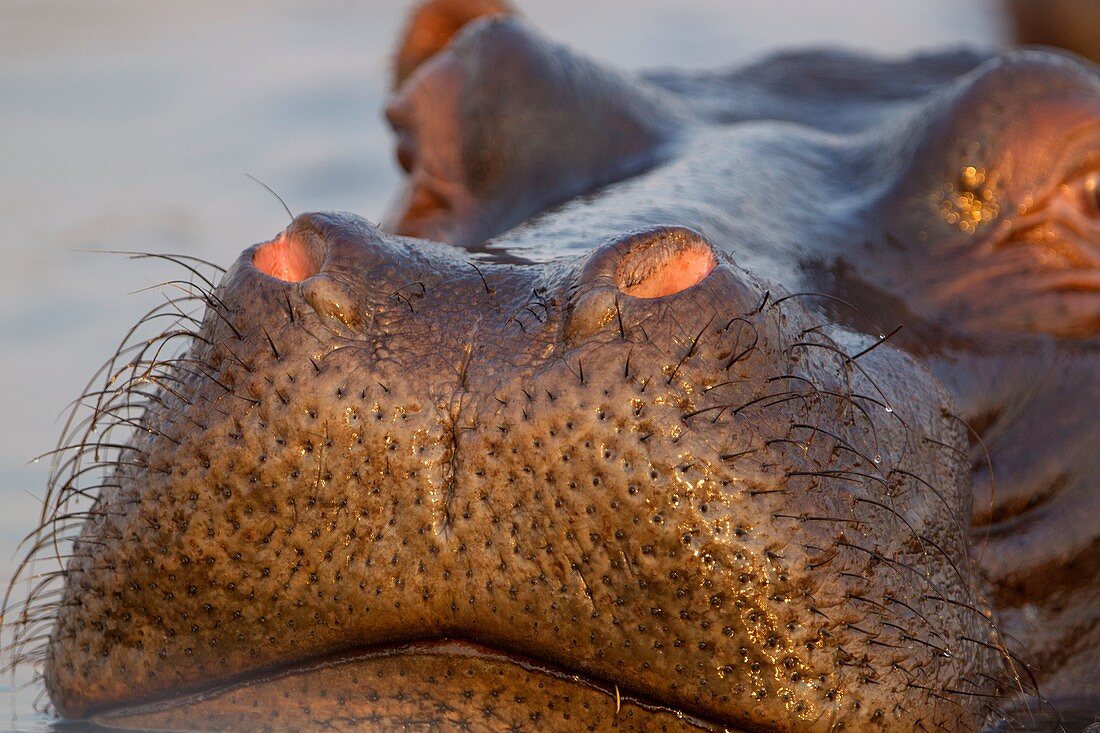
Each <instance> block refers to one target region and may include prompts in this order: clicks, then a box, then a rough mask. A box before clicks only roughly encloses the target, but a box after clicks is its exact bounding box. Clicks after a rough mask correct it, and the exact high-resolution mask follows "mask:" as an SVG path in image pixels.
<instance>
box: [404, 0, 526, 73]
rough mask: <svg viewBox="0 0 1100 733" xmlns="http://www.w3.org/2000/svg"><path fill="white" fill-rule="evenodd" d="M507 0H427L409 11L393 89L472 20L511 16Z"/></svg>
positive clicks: (512, 11) (511, 10)
mask: <svg viewBox="0 0 1100 733" xmlns="http://www.w3.org/2000/svg"><path fill="white" fill-rule="evenodd" d="M514 12H515V10H514V9H513V8H512V6H511V4H510V3H509V2H508V1H507V0H427V2H423V3H421V4H420V5H418V6H417V7H416V9H415V10H413V11H412V13H410V14H409V19H408V21H407V22H406V23H405V30H404V32H403V33H402V34H401V41H400V43H399V44H398V46H397V53H396V54H395V55H394V64H393V88H394V89H396V88H397V87H399V86H401V83H402V82H404V81H405V80H406V79H408V78H409V76H410V75H412V73H413V71H415V70H416V68H417V67H418V66H420V65H421V64H423V63H424V62H425V61H426V60H427V59H428V58H430V57H431V56H434V55H435V54H437V53H439V52H440V51H441V50H442V49H444V48H445V47H446V46H447V44H449V43H450V42H451V38H452V37H453V36H454V34H455V33H458V31H459V30H460V29H461V28H462V26H464V25H466V24H467V23H469V22H470V21H472V20H476V19H477V18H481V17H483V16H486V15H510V14H512V13H514Z"/></svg>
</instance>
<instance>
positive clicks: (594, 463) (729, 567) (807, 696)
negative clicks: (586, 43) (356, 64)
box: [17, 2, 1100, 731]
mask: <svg viewBox="0 0 1100 733" xmlns="http://www.w3.org/2000/svg"><path fill="white" fill-rule="evenodd" d="M436 5H437V6H441V7H442V6H449V7H452V9H453V7H454V6H458V5H462V4H461V3H454V2H451V3H436ZM470 5H474V4H470ZM476 5H477V8H478V9H477V10H476V11H471V12H470V13H469V15H471V16H472V15H477V14H478V13H481V12H485V11H484V9H483V8H482V6H494V7H493V8H490V10H493V9H494V8H495V9H499V8H496V6H495V5H494V4H493V3H480V4H476ZM425 14H426V11H424V12H421V13H420V14H419V15H418V16H417V18H416V19H414V21H413V22H412V23H411V25H410V28H409V31H408V33H407V35H406V38H405V40H404V42H403V44H402V46H401V50H400V52H399V60H400V61H401V64H400V65H399V75H398V80H397V84H396V88H395V93H394V98H393V101H392V103H391V105H390V107H389V109H388V112H387V114H388V116H389V118H390V120H391V123H392V124H393V125H394V127H395V130H396V132H397V135H398V153H399V159H400V160H401V163H402V165H403V166H404V167H405V169H406V170H407V172H408V178H407V182H406V188H405V190H404V191H403V192H402V194H401V195H400V196H399V198H398V201H397V203H396V205H395V207H394V210H393V212H392V213H391V215H390V217H388V219H387V221H386V222H385V223H384V226H383V227H382V228H379V227H376V226H373V225H372V224H370V223H368V222H366V221H364V220H362V219H360V218H358V217H355V216H352V215H348V214H305V215H302V216H299V217H297V218H296V219H295V220H294V222H293V223H292V224H291V225H290V227H289V228H288V229H287V230H286V231H285V232H284V233H282V234H281V235H279V237H278V238H276V239H275V240H272V241H271V242H267V243H264V244H261V245H256V246H254V247H251V248H249V249H246V250H245V251H244V252H243V254H242V255H241V256H240V258H239V259H238V260H237V262H236V263H235V264H234V265H233V266H232V267H231V268H230V269H229V270H228V271H227V272H226V273H225V275H224V277H222V279H221V281H220V282H219V283H218V284H217V286H216V289H213V292H212V293H211V292H209V289H207V288H205V287H203V286H202V284H201V282H200V285H198V286H196V295H197V296H199V297H200V298H202V299H203V300H204V301H205V303H206V305H207V308H206V312H205V315H203V316H202V318H201V324H199V323H198V322H197V321H196V322H195V323H194V324H191V323H188V322H186V321H185V322H184V323H183V325H182V326H181V327H180V328H176V329H174V330H173V329H169V331H168V332H166V334H165V336H164V337H163V338H162V339H160V340H154V341H153V342H151V344H150V345H148V346H146V347H145V348H144V349H142V350H140V351H139V352H138V354H137V356H127V357H125V358H123V359H122V360H121V361H119V362H118V364H117V366H119V367H120V368H119V369H117V372H116V371H113V370H112V377H111V378H109V380H108V385H107V389H106V391H104V392H102V393H100V392H96V393H92V396H93V398H95V399H98V400H99V401H100V403H101V407H102V409H101V411H100V416H99V419H98V420H97V421H96V422H95V423H94V424H92V425H91V426H83V427H81V428H80V430H78V431H76V432H75V433H74V434H75V435H76V442H77V443H78V444H79V447H78V448H77V449H76V451H75V453H74V455H73V456H72V460H70V461H69V463H66V464H62V465H61V466H60V467H59V469H58V472H57V474H56V477H55V491H54V493H53V495H52V496H51V499H50V506H49V507H47V514H46V515H45V516H46V521H45V522H44V526H43V528H42V529H41V530H40V532H39V534H38V535H37V544H38V545H41V546H42V547H43V548H45V549H43V550H42V552H52V545H51V540H52V538H53V536H54V535H55V534H62V535H63V534H64V529H65V528H66V527H68V528H70V529H71V528H72V527H73V526H74V524H73V523H74V522H76V525H75V526H77V527H78V529H77V532H78V533H79V538H78V539H77V540H76V541H75V543H74V544H73V545H72V551H71V552H70V553H69V557H68V560H67V563H66V566H65V570H64V573H63V574H61V576H60V582H63V584H64V590H63V593H62V596H61V602H60V603H51V604H46V605H44V606H42V607H43V608H45V609H46V610H45V611H43V612H41V613H37V612H36V611H35V608H36V607H37V606H36V605H35V598H33V597H32V599H31V601H30V604H31V606H30V611H29V612H28V614H27V615H26V616H25V617H24V624H25V625H24V626H22V627H20V628H19V629H18V630H17V632H22V634H23V642H22V643H25V644H27V645H29V646H26V647H25V654H26V655H28V656H33V655H34V654H35V649H34V648H33V642H31V641H29V639H30V638H31V637H33V636H34V634H35V632H36V630H41V629H48V630H49V633H48V641H46V642H45V643H44V644H43V646H42V648H41V650H39V653H40V654H42V656H43V658H44V663H45V674H44V677H45V684H46V688H47V690H48V692H49V695H50V698H51V700H52V701H53V704H54V705H55V706H56V708H57V710H58V711H59V712H60V713H61V714H62V715H63V716H66V717H70V718H93V719H95V720H97V721H99V722H101V723H107V724H110V725H113V726H118V727H143V728H153V729H158V730H183V729H188V730H227V729H234V730H238V729H239V730H282V729H339V730H352V729H355V730H360V729H363V730H375V729H379V730H388V729H402V728H416V727H418V726H427V727H432V726H434V727H437V728H439V729H444V730H462V729H474V730H520V729H531V730H552V729H562V730H578V729H586V728H587V729H591V730H601V729H606V728H609V727H612V726H614V727H619V728H623V729H627V730H635V729H636V730H711V729H714V730H747V731H755V730H774V731H786V730H815V731H816V730H839V729H842V728H843V729H846V730H878V729H881V730H921V729H923V730H947V731H957V730H977V729H979V728H980V727H982V726H983V725H986V726H989V727H996V726H997V725H1006V723H1005V722H1004V721H1005V719H1013V718H1014V719H1015V720H1016V723H1015V724H1016V725H1024V726H1026V725H1034V726H1036V727H1042V726H1043V725H1046V724H1047V723H1049V722H1050V721H1052V720H1054V719H1056V718H1057V716H1058V715H1069V716H1072V715H1074V714H1077V715H1080V716H1081V717H1079V718H1078V720H1087V719H1089V716H1090V715H1091V714H1092V713H1095V712H1096V711H1097V710H1100V704H1098V700H1100V686H1098V683H1097V682H1096V677H1095V674H1094V673H1093V670H1092V668H1091V666H1090V665H1091V664H1093V663H1094V659H1095V658H1096V654H1097V653H1098V652H1100V630H1098V624H1097V618H1096V613H1095V610H1094V609H1095V608H1096V607H1097V604H1098V603H1100V580H1098V574H1097V567H1098V563H1097V562H1096V555H1097V546H1098V529H1097V528H1098V526H1100V525H1098V524H1097V522H1096V521H1095V517H1096V516H1097V512H1100V498H1098V497H1100V492H1098V491H1097V488H1096V476H1097V475H1098V468H1100V466H1098V460H1100V459H1098V452H1097V451H1096V450H1095V446H1096V445H1097V443H1098V441H1100V428H1098V426H1097V421H1096V419H1095V414H1096V412H1097V411H1098V410H1100V386H1098V384H1100V380H1098V379H1097V377H1098V372H1100V366H1098V365H1100V349H1098V345H1100V344H1098V340H1097V334H1098V333H1100V267H1098V266H1100V200H1098V198H1097V196H1098V194H1097V181H1098V177H1100V74H1098V72H1097V69H1096V68H1095V67H1093V66H1090V65H1088V64H1087V63H1085V62H1081V61H1079V60H1075V59H1072V58H1067V57H1064V56H1059V55H1055V54H1053V53H1049V52H1043V51H1034V50H1032V51H1012V52H1007V53H1003V54H999V55H990V54H984V53H971V52H957V53H947V54H937V55H930V56H920V57H915V58H912V59H909V60H907V61H904V62H884V61H878V60H873V59H868V58H865V57H861V56H852V55H847V54H842V53H833V52H819V53H801V54H791V55H783V56H778V57H773V58H771V59H768V60H766V61H764V62H762V63H759V64H756V65H753V66H749V67H747V68H743V69H739V70H735V71H733V72H728V73H713V74H706V73H694V74H676V73H661V74H655V75H649V76H647V77H644V78H634V77H629V76H626V75H622V74H619V73H616V72H613V71H610V70H607V69H604V68H601V67H600V66H598V65H597V64H595V63H593V62H591V61H588V60H586V59H584V58H583V57H580V56H578V55H576V54H574V53H573V52H571V51H568V50H566V49H563V48H561V47H559V46H557V45H555V44H553V43H551V42H548V41H546V40H544V39H543V38H541V37H540V36H539V35H538V34H537V33H536V32H535V31H533V30H531V29H529V28H528V27H526V26H525V25H524V24H523V23H522V22H521V21H518V20H516V19H513V18H510V17H499V16H498V17H492V18H482V19H472V18H470V17H463V18H462V19H461V21H459V22H455V23H452V24H451V25H452V26H454V27H448V26H447V24H446V23H438V22H435V21H433V20H432V19H431V18H429V19H428V20H425V19H424V16H425ZM435 20H436V21H438V18H436V19H435ZM465 21H471V22H469V23H468V24H466V25H464V26H463V23H464V22H465ZM433 22H435V24H434V25H433ZM441 27H446V28H447V30H445V31H439V30H438V29H439V28H441ZM425 29H427V30H425ZM429 31H431V32H429ZM456 31H457V32H456ZM452 32H456V34H455V35H454V36H453V38H452V37H451V36H450V33H452ZM410 59H411V61H410ZM427 239H434V240H437V241H435V242H432V241H426V240H427ZM712 265H716V266H714V267H713V270H711V271H709V274H707V270H710V268H711V266H712ZM700 268H701V270H700ZM685 273H686V274H685ZM693 273H694V274H693ZM704 275H705V276H704ZM899 326H900V327H901V328H900V330H898V327H899ZM192 329H193V330H192ZM181 330H182V331H183V336H182V338H184V339H185V340H187V342H188V346H187V347H186V349H185V352H184V354H183V355H182V356H181V357H179V358H176V359H168V358H166V352H165V351H164V350H163V349H164V348H165V347H164V346H163V343H164V342H170V341H172V340H173V339H177V338H180V336H179V335H178V333H179V332H180V331H181ZM173 334H177V335H173ZM127 359H132V361H129V362H127ZM134 426H138V427H139V428H140V429H137V430H133V432H132V436H131V437H129V438H128V442H123V441H121V440H119V439H116V438H114V437H113V435H114V433H112V430H113V431H116V432H117V431H119V430H124V431H125V430H132V429H133V428H134ZM112 446H115V448H114V450H113V451H110V450H109V449H110V448H111V447H112ZM97 447H98V448H99V452H98V453H93V451H94V450H95V449H96V448H97ZM97 461H98V462H99V464H103V466H104V470H105V474H104V476H105V477H104V479H103V480H102V481H100V482H98V483H100V484H101V486H99V487H97V488H96V489H94V490H93V491H94V492H95V494H96V497H97V498H96V499H95V503H94V505H93V506H92V507H90V508H89V509H86V511H85V512H84V513H80V514H77V513H76V512H75V510H73V507H74V506H77V504H75V503H74V502H77V501H78V500H79V494H78V492H77V491H76V489H75V488H74V487H75V486H76V485H77V482H76V479H79V485H81V486H85V485H88V484H90V483H96V482H93V481H88V480H85V479H84V478H83V476H85V475H86V472H87V471H89V470H93V469H95V467H96V466H97V465H99V464H97V463H96V462H97ZM991 467H992V469H991ZM992 476H995V479H996V480H995V481H994V480H993V478H992ZM85 491H87V490H85ZM51 512H52V514H51ZM66 515H73V518H70V519H68V520H66ZM32 550H33V548H32ZM32 554H34V553H33V552H32ZM17 641H18V640H17ZM1019 711H1026V712H1019ZM1044 721H1046V722H1044Z"/></svg>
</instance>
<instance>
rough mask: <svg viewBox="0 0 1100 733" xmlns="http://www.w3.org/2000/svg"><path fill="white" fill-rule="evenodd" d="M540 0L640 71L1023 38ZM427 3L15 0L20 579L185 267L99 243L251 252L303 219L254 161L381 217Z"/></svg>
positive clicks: (836, 8) (589, 0)
mask: <svg viewBox="0 0 1100 733" xmlns="http://www.w3.org/2000/svg"><path fill="white" fill-rule="evenodd" d="M519 4H520V7H521V9H522V11H523V13H524V14H525V15H526V16H527V17H528V18H529V19H530V20H531V22H533V23H534V24H536V25H537V26H539V27H541V28H542V29H543V30H544V31H545V32H547V33H548V34H549V35H551V36H552V37H554V38H557V39H559V40H562V41H565V42H566V43H568V44H569V45H571V46H573V47H574V48H576V49H580V50H583V51H584V52H586V53H588V54H589V55H591V56H594V57H596V58H599V59H602V60H605V61H607V62H609V63H613V64H616V65H618V66H620V67H625V68H629V69H645V68H659V67H668V66H677V67H693V68H715V67H722V66H730V65H734V64H738V63H741V62H744V61H747V60H750V59H754V58H756V57H758V56H760V55H761V54H764V53H767V52H768V51H771V50H775V49H777V48H786V47H798V46H807V45H817V46H820V45H837V44H840V45H844V46H847V47H852V48H859V49H865V50H868V51H871V52H874V53H878V54H883V55H889V56H897V55H903V54H906V53H909V52H911V51H913V50H915V49H927V48H932V47H941V46H957V45H960V44H978V45H989V44H995V43H998V42H999V41H1000V39H1001V38H1002V35H1003V31H1002V27H1001V25H1000V23H999V19H998V17H997V15H996V12H995V11H996V7H997V6H996V5H995V4H994V0H984V1H974V2H966V3H960V2H957V0H879V1H878V2H873V3H872V2H868V1H866V0H858V1H856V0H831V1H830V2H809V1H808V0H740V1H733V0H690V1H682V2H675V3H670V2H659V1H658V0H629V2H626V1H625V0H624V1H623V2H607V1H606V0H600V1H599V2H595V1H594V0H531V1H528V2H523V1H522V0H521V1H520V3H519ZM406 5H407V4H406V3H400V2H390V1H385V0H360V1H359V2H356V1H354V0H343V1H342V2H340V1H334V0H328V1H324V2H316V1H313V0H311V1H310V2H305V1H304V0H280V1H278V2H269V1H267V0H264V1H263V2H260V1H259V0H254V1H253V0H249V1H244V2H233V3H227V2H224V1H223V0H188V2H185V3H181V2H169V1H166V0H157V1H153V2H146V1H142V0H98V1H96V2H90V1H84V2H72V1H70V0H65V1H55V0H0V355H2V356H0V415H2V419H0V507H2V508H3V509H2V511H0V583H3V584H4V585H5V586H6V585H7V579H8V578H9V577H10V576H11V574H12V572H13V571H14V568H15V566H16V562H17V559H18V556H17V554H16V552H17V550H16V548H17V545H18V543H19V541H20V539H21V538H22V537H23V536H24V535H25V534H26V533H27V532H28V531H30V529H32V528H33V526H34V523H35V520H36V517H37V513H38V510H39V500H40V498H41V496H42V493H43V490H44V486H45V483H46V476H47V473H48V468H49V460H48V459H43V460H41V461H38V462H35V461H33V458H34V456H35V455H38V454H41V453H44V452H46V451H48V450H50V449H51V448H52V447H53V446H54V444H55V443H56V441H57V437H58V434H59V432H60V430H61V427H62V423H63V420H62V419H61V418H60V417H59V416H61V415H62V414H63V413H64V412H65V408H66V405H67V404H68V403H69V401H70V400H72V399H74V398H76V397H77V396H78V395H79V394H80V393H81V391H82V388H83V387H84V385H85V383H86V382H87V380H88V378H89V377H90V376H91V374H92V372H93V371H94V370H95V368H96V367H97V366H98V365H99V364H100V363H101V362H102V361H103V360H104V359H106V358H107V357H108V356H110V354H111V353H112V352H113V350H114V348H115V346H116V345H117V342H118V340H119V338H120V337H121V335H122V333H123V332H124V330H125V329H126V328H127V327H128V326H129V325H130V324H131V323H133V321H134V320H135V319H136V318H137V317H138V316H139V315H140V314H141V313H143V312H144V311H145V310H147V309H148V308H150V307H151V306H153V305H155V304H156V303H157V302H158V299H159V298H161V297H162V296H161V295H160V294H158V293H157V292H156V291H155V290H153V291H146V292H138V291H142V290H143V289H145V288H148V287H150V286H153V285H156V284H157V283H159V282H161V281H162V280H164V279H165V278H168V277H173V276H175V272H174V270H173V269H172V268H169V267H167V266H165V265H164V264H163V263H160V264H158V263H157V262H156V261H150V260H136V261H135V260H130V259H127V258H125V257H122V256H119V255H111V254H103V253H101V252H99V251H101V250H125V251H152V252H174V253H182V254H188V255H193V256H197V257H203V258H207V259H209V260H212V261H214V262H218V263H221V264H228V263H230V262H232V260H233V259H234V258H235V257H236V255H237V253H238V252H239V251H240V250H241V249H243V248H244V247H246V246H248V245H249V244H251V243H253V242H257V241H262V240H265V239H267V238H269V237H270V236H272V235H273V234H275V233H277V232H278V231H279V230H280V229H282V227H283V226H284V225H285V224H286V214H285V212H284V211H283V210H282V208H281V206H280V204H279V203H278V202H277V201H276V200H275V199H274V198H273V197H272V196H271V195H270V194H268V193H267V192H266V191H264V190H263V188H261V187H260V186H259V185H257V184H256V183H254V182H253V181H252V180H250V179H249V178H247V177H246V174H250V175H252V176H255V177H257V178H259V179H261V180H263V181H264V182H265V183H267V184H268V185H270V186H271V187H272V188H274V189H275V190H276V191H278V193H279V194H280V195H281V196H282V197H283V198H284V199H285V200H286V202H287V204H288V205H289V206H290V207H291V209H293V210H294V211H295V212H300V211H308V210H317V209H336V210H348V211H354V212H356V213H359V214H362V215H364V216H366V217H367V218H370V219H372V220H375V221H377V220H378V218H379V217H380V216H381V213H382V212H383V210H384V208H385V206H386V203H387V199H388V196H389V195H390V193H391V192H392V191H393V190H394V189H395V186H396V183H397V180H398V171H397V167H396V165H395V164H394V162H393V155H392V153H391V145H390V139H389V135H388V132H387V130H386V128H385V125H384V124H383V122H382V119H381V115H380V110H381V107H382V105H383V100H384V97H385V88H386V83H387V79H388V63H389V62H388V58H389V54H390V52H391V44H392V42H393V39H394V38H395V36H396V35H397V33H398V30H399V28H400V25H401V22H402V18H403V14H404V10H405V6H406ZM48 569H49V568H48V567H43V568H42V570H48ZM25 592H26V591H25V587H24V586H23V585H20V586H17V587H16V589H15V593H16V596H18V595H19V594H21V593H25ZM3 661H4V662H6V661H7V660H6V658H3ZM32 672H33V671H32V670H30V669H20V670H18V671H17V673H16V675H15V676H14V677H2V678H0V730H5V729H7V730H18V731H43V730H48V729H49V726H50V724H49V716H48V715H47V714H45V713H42V712H39V711H36V710H35V706H34V702H35V698H36V697H37V696H38V695H39V692H40V689H39V687H38V686H36V685H33V684H31V685H29V686H25V685H24V683H25V682H26V680H28V679H30V677H31V675H32ZM5 703H6V704H5ZM9 710H10V713H9ZM5 726H7V728H5Z"/></svg>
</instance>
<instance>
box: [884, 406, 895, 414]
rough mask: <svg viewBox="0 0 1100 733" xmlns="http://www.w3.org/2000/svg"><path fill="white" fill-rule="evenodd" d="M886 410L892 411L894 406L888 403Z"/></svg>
mask: <svg viewBox="0 0 1100 733" xmlns="http://www.w3.org/2000/svg"><path fill="white" fill-rule="evenodd" d="M886 411H887V412H893V411H894V408H893V407H891V406H890V405H887V406H886Z"/></svg>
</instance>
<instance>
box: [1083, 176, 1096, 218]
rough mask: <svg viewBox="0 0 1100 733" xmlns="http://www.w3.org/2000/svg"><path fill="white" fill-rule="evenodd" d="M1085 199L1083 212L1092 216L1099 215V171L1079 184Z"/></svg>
mask: <svg viewBox="0 0 1100 733" xmlns="http://www.w3.org/2000/svg"><path fill="white" fill-rule="evenodd" d="M1081 188H1082V194H1083V196H1084V199H1085V212H1086V213H1087V214H1088V215H1089V216H1092V217H1100V172H1096V173H1093V174H1091V175H1090V176H1088V177H1087V178H1085V180H1084V182H1083V183H1082V185H1081Z"/></svg>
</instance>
